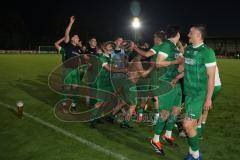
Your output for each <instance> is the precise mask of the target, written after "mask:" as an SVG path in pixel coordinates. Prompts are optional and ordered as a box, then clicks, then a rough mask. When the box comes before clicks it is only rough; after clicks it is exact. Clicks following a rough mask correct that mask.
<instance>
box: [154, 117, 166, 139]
mask: <svg viewBox="0 0 240 160" xmlns="http://www.w3.org/2000/svg"><path fill="white" fill-rule="evenodd" d="M164 126H165V121H164V120H163V119H162V118H161V117H159V118H158V121H157V124H156V126H155V127H154V130H155V134H157V135H160V134H161V133H162V130H163V128H164Z"/></svg>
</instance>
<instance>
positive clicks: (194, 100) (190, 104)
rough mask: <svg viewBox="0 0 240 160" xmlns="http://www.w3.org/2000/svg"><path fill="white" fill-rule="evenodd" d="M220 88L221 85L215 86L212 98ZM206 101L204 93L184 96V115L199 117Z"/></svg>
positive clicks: (193, 117)
mask: <svg viewBox="0 0 240 160" xmlns="http://www.w3.org/2000/svg"><path fill="white" fill-rule="evenodd" d="M220 90H221V86H215V87H214V91H213V95H212V100H214V99H215V98H216V96H217V95H218V93H219V91H220ZM205 101H206V95H205V94H204V95H198V96H186V98H185V107H186V116H187V117H190V118H192V119H199V118H200V116H201V114H202V111H203V105H204V103H205Z"/></svg>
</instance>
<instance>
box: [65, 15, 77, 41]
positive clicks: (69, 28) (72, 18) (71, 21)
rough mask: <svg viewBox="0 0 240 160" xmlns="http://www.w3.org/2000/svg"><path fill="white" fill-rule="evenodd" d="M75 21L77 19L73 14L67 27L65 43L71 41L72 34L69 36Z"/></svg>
mask: <svg viewBox="0 0 240 160" xmlns="http://www.w3.org/2000/svg"><path fill="white" fill-rule="evenodd" d="M74 21H75V17H74V16H71V17H70V22H69V24H68V26H67V29H66V31H65V40H64V41H65V43H68V42H69V41H70V36H69V34H70V31H71V28H72V25H73V23H74Z"/></svg>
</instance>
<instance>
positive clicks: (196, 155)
mask: <svg viewBox="0 0 240 160" xmlns="http://www.w3.org/2000/svg"><path fill="white" fill-rule="evenodd" d="M192 156H193V158H195V159H197V158H199V150H197V151H193V153H192Z"/></svg>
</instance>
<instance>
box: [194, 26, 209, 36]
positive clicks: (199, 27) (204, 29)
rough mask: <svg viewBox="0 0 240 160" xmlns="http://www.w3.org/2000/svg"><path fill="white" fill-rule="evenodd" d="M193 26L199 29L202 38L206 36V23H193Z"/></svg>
mask: <svg viewBox="0 0 240 160" xmlns="http://www.w3.org/2000/svg"><path fill="white" fill-rule="evenodd" d="M193 27H194V28H196V29H197V30H199V31H200V33H201V35H202V39H203V40H204V39H205V38H206V37H207V27H206V25H204V24H197V25H194V26H193Z"/></svg>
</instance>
